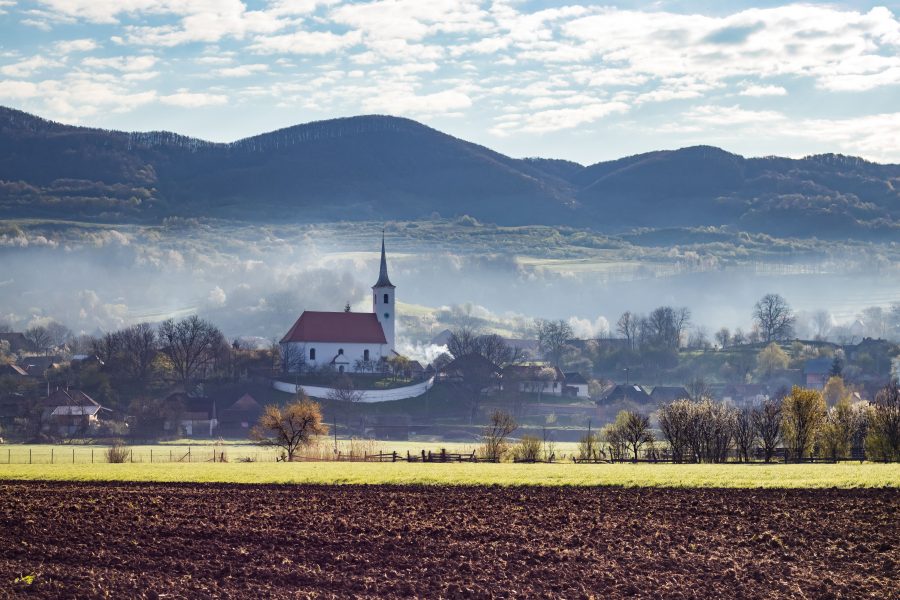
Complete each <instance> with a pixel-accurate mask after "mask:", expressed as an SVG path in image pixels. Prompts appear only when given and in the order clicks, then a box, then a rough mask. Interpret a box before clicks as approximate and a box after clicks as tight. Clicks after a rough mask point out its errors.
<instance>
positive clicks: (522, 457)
mask: <svg viewBox="0 0 900 600" xmlns="http://www.w3.org/2000/svg"><path fill="white" fill-rule="evenodd" d="M540 458H541V440H540V438H537V437H534V436H533V435H523V436H522V438H521V439H520V440H519V443H517V444H516V445H515V446H514V447H513V460H518V461H520V462H536V461H538V460H540Z"/></svg>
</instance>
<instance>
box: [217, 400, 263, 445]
mask: <svg viewBox="0 0 900 600" xmlns="http://www.w3.org/2000/svg"><path fill="white" fill-rule="evenodd" d="M263 410H264V409H263V406H262V404H260V403H259V402H257V400H256V398H254V397H253V396H251V395H250V394H244V395H243V396H241V397H240V398H238V399H237V400H235V402H234V404H232V405H231V406H229V407H228V408H226V409H224V410H223V411H222V412H221V414H220V415H219V423H218V425H219V435H221V436H224V437H234V438H238V439H247V438H248V437H250V429H252V428H253V426H254V425H255V424H256V423H257V421H259V417H260V415H262V413H263Z"/></svg>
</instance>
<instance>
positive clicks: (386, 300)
mask: <svg viewBox="0 0 900 600" xmlns="http://www.w3.org/2000/svg"><path fill="white" fill-rule="evenodd" d="M384 303H385V304H387V303H388V295H387V294H385V295H384Z"/></svg>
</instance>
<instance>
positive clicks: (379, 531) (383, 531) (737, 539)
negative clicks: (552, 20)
mask: <svg viewBox="0 0 900 600" xmlns="http://www.w3.org/2000/svg"><path fill="white" fill-rule="evenodd" d="M898 515H900V492H898V491H897V490H715V489H698V490H687V489H677V490H671V489H619V488H541V487H528V488H483V487H436V486H435V487H391V486H378V487H374V486H373V487H366V486H236V485H200V484H183V485H174V484H167V485H160V484H68V483H59V484H56V483H0V597H4V596H22V597H44V598H57V597H66V598H94V597H104V596H108V597H113V598H131V597H145V598H161V597H168V598H182V597H189V598H203V597H234V598H254V597H278V598H282V597H284V598H287V597H292V598H293V597H305V596H326V597H328V596H339V597H347V596H369V597H408V596H418V597H430V598H433V597H441V596H444V597H484V596H501V597H507V596H508V597H513V596H516V597H522V596H545V597H546V596H553V597H567V598H578V597H589V596H594V597H598V598H615V597H629V596H638V597H665V598H698V597H703V598H705V597H716V598H723V599H724V598H738V597H742V598H763V597H767V598H788V597H796V598H866V597H875V598H896V597H898V592H900V517H898ZM17 579H19V580H18V581H16V580H17Z"/></svg>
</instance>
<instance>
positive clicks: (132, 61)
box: [81, 54, 157, 73]
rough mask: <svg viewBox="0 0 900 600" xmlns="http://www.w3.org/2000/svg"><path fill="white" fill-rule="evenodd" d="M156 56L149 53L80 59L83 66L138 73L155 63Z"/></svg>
mask: <svg viewBox="0 0 900 600" xmlns="http://www.w3.org/2000/svg"><path fill="white" fill-rule="evenodd" d="M156 61H157V58H156V57H155V56H150V55H146V54H145V55H140V56H117V57H112V58H96V57H88V58H85V59H84V60H82V61H81V64H82V65H83V66H85V67H92V68H96V69H112V70H115V71H121V72H122V73H139V72H141V71H146V70H147V69H150V68H152V67H153V65H155V64H156Z"/></svg>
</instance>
